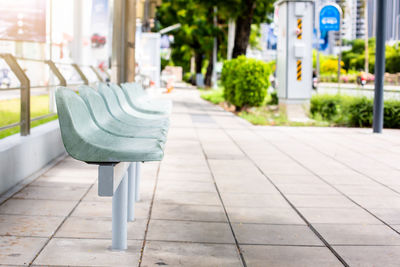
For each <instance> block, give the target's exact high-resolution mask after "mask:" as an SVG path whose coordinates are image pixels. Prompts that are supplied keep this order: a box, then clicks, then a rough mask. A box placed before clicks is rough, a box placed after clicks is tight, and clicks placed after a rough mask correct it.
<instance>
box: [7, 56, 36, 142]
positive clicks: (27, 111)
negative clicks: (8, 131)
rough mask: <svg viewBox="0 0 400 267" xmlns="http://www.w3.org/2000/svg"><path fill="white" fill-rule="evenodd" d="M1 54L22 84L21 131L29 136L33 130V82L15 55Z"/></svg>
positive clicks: (23, 134)
mask: <svg viewBox="0 0 400 267" xmlns="http://www.w3.org/2000/svg"><path fill="white" fill-rule="evenodd" d="M0 56H1V57H2V58H3V59H4V60H5V62H6V63H7V65H8V66H9V67H10V69H11V71H12V72H13V73H14V74H15V76H16V77H17V79H18V80H19V82H20V84H21V91H20V92H21V114H20V133H21V135H22V136H27V135H29V134H30V130H31V99H30V93H31V82H30V80H29V78H28V76H27V75H26V73H25V72H24V70H23V69H22V68H21V66H20V65H19V64H18V62H17V60H16V59H15V57H13V56H12V55H11V54H1V55H0Z"/></svg>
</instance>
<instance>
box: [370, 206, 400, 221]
mask: <svg viewBox="0 0 400 267" xmlns="http://www.w3.org/2000/svg"><path fill="white" fill-rule="evenodd" d="M368 211H369V212H371V213H372V214H374V215H375V216H377V217H378V218H379V219H381V220H383V221H384V222H386V223H388V224H400V208H392V209H391V208H389V209H386V208H380V209H368Z"/></svg>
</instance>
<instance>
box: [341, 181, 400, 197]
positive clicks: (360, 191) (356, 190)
mask: <svg viewBox="0 0 400 267" xmlns="http://www.w3.org/2000/svg"><path fill="white" fill-rule="evenodd" d="M335 187H336V188H337V189H339V190H340V191H341V192H343V193H344V194H346V195H349V196H368V197H369V196H376V195H378V196H387V195H394V194H393V191H392V190H390V189H389V188H387V187H384V186H382V185H380V184H374V185H372V184H371V185H336V186H335Z"/></svg>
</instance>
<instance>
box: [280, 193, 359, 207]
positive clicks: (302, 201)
mask: <svg viewBox="0 0 400 267" xmlns="http://www.w3.org/2000/svg"><path fill="white" fill-rule="evenodd" d="M286 197H287V198H288V199H289V201H290V202H291V203H292V204H293V205H294V206H295V207H298V208H304V207H312V208H357V205H356V204H354V203H353V202H351V201H350V200H349V199H347V198H346V197H344V196H341V195H338V196H337V195H292V194H291V195H286Z"/></svg>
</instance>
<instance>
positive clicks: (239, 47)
mask: <svg viewBox="0 0 400 267" xmlns="http://www.w3.org/2000/svg"><path fill="white" fill-rule="evenodd" d="M246 5H247V12H243V13H242V15H241V16H239V17H238V18H237V19H236V31H235V45H234V47H233V51H232V58H237V57H238V56H240V55H246V49H247V46H248V45H249V39H250V33H251V23H252V22H253V15H254V10H255V8H256V3H255V1H254V0H247V1H246Z"/></svg>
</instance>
